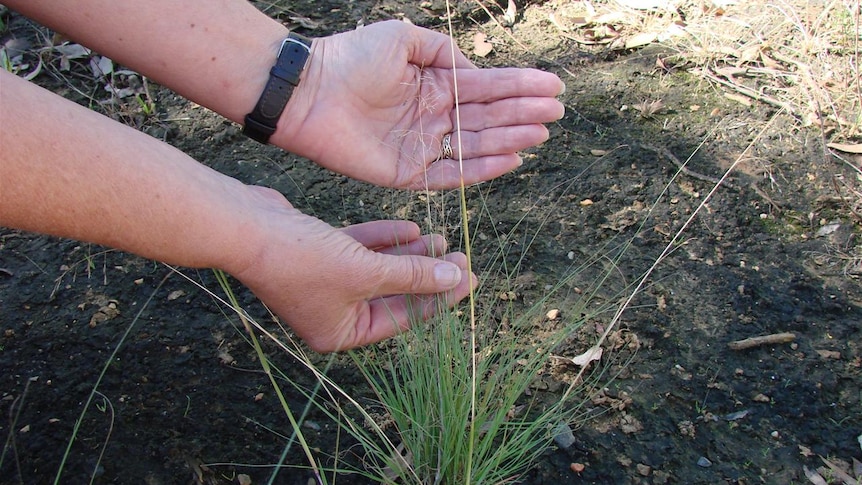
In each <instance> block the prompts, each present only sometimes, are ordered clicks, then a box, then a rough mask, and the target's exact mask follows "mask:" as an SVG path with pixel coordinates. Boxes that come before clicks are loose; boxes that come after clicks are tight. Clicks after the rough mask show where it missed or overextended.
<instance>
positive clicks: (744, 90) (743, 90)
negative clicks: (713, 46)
mask: <svg viewBox="0 0 862 485" xmlns="http://www.w3.org/2000/svg"><path fill="white" fill-rule="evenodd" d="M701 73H702V74H703V76H704V77H706V78H707V79H709V80H710V81H712V82H714V83H716V84H721V85H722V86H724V87H727V88H730V89H733V90H734V91H736V92H738V93H740V94H743V95H745V96H748V97H749V98H751V99H753V100H755V101H761V102H764V103H766V104H771V105H773V106H775V107H778V108H781V109H783V110H784V111H786V112H788V113H790V114H791V115H793V116H795V117H797V118H798V117H799V116H798V115H797V114H796V111H797V110H795V109H794V108H793V106H791V105H790V104H788V103H785V102H783V101H779V100H777V99H775V98H773V97H770V96H767V95H765V94H762V93H759V92H757V91H755V90H754V89H751V88H749V87H747V86H743V85H741V84H738V83H735V82H732V81H728V80H725V79H722V78H720V77H718V76H717V75H715V74H714V73H713V72H712V71H711V70H709V69H703V70H702V71H701Z"/></svg>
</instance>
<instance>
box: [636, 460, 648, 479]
mask: <svg viewBox="0 0 862 485" xmlns="http://www.w3.org/2000/svg"><path fill="white" fill-rule="evenodd" d="M635 468H637V470H638V473H639V474H640V475H641V476H644V477H648V476H649V474H650V473H652V467H650V466H649V465H644V464H643V463H638V464H637V465H636V466H635Z"/></svg>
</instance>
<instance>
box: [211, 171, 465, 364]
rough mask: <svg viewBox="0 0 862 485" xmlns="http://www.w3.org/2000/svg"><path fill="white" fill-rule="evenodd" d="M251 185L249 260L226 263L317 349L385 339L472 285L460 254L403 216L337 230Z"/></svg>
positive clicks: (452, 302)
mask: <svg viewBox="0 0 862 485" xmlns="http://www.w3.org/2000/svg"><path fill="white" fill-rule="evenodd" d="M250 189H251V190H252V192H253V202H252V207H251V210H250V211H249V212H250V213H254V214H257V216H259V217H256V218H255V219H257V220H261V221H264V223H263V224H261V225H259V226H255V227H260V228H261V230H252V231H250V232H251V234H250V235H249V240H250V241H252V250H251V251H250V252H247V253H248V254H249V255H250V257H249V258H248V259H250V261H249V260H248V259H247V260H246V261H245V262H244V263H243V267H242V268H239V269H234V268H226V269H227V270H228V271H229V272H231V274H233V275H234V276H235V277H236V278H237V279H239V280H240V281H241V282H242V283H243V284H245V285H246V286H247V287H248V288H249V289H251V290H252V291H253V292H254V293H255V294H256V295H257V296H258V297H259V298H260V299H261V300H262V301H263V302H264V303H266V305H267V306H268V307H269V308H270V309H271V310H272V311H273V312H275V314H277V315H279V316H280V317H281V318H282V319H283V320H284V321H285V322H286V323H287V324H288V325H290V327H291V328H293V330H294V331H295V332H296V334H297V336H299V337H300V338H301V339H303V340H304V341H305V342H306V343H307V344H308V345H309V346H310V347H311V348H312V349H314V350H316V351H320V352H329V351H335V350H345V349H349V348H353V347H359V346H362V345H366V344H370V343H373V342H377V341H380V340H383V339H385V338H388V337H391V336H393V335H395V334H396V333H397V332H399V331H401V330H403V329H406V328H407V327H408V326H409V325H410V323H411V322H413V321H416V320H417V319H427V318H429V317H430V316H431V315H433V314H434V312H435V311H436V310H437V308H438V301H437V299H438V297H439V298H443V301H444V302H445V304H446V305H448V306H453V305H455V303H457V302H458V301H460V300H461V299H463V298H464V297H465V296H467V295H468V294H469V291H470V288H469V286H470V284H472V285H473V286H474V287H475V285H476V284H477V282H478V280H477V279H476V276H475V275H472V274H470V273H469V272H468V270H467V269H466V267H467V262H466V257H465V256H464V255H463V254H461V253H452V254H446V255H444V253H445V250H446V245H445V241H444V240H443V238H442V236H421V235H420V230H419V227H418V226H417V225H416V224H414V223H412V222H406V221H375V222H369V223H365V224H358V225H355V226H350V227H347V228H345V229H341V230H339V229H335V228H333V227H331V226H329V225H328V224H326V223H324V222H323V221H320V220H319V219H315V218H313V217H311V216H307V215H305V214H302V213H301V212H299V211H298V210H296V209H294V208H293V207H292V206H291V205H290V203H289V202H288V201H287V200H286V199H285V198H284V197H283V196H282V195H281V194H279V193H278V192H276V191H274V190H270V189H266V188H263V187H250ZM437 274H439V275H440V276H439V277H435V275H437Z"/></svg>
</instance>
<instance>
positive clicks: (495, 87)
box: [441, 68, 565, 103]
mask: <svg viewBox="0 0 862 485" xmlns="http://www.w3.org/2000/svg"><path fill="white" fill-rule="evenodd" d="M441 74H442V80H441V82H448V83H449V84H452V79H451V78H452V75H451V73H449V74H448V76H447V75H446V73H441ZM456 74H457V76H458V91H459V92H458V94H459V96H460V101H461V103H487V102H491V101H497V100H500V99H506V98H521V97H540V98H554V97H556V96H559V95H560V94H562V93H563V92H564V91H565V84H563V82H562V81H561V80H560V78H559V77H557V75H556V74H552V73H550V72H545V71H539V70H538V69H520V68H500V69H469V70H458V72H457V73H456Z"/></svg>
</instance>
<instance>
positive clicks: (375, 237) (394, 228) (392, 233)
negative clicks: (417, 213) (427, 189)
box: [341, 221, 422, 254]
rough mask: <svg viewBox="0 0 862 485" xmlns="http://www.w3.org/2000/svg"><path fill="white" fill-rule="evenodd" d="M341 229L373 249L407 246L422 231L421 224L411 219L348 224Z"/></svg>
mask: <svg viewBox="0 0 862 485" xmlns="http://www.w3.org/2000/svg"><path fill="white" fill-rule="evenodd" d="M341 231H343V232H344V233H346V234H347V235H348V236H350V237H352V238H353V239H356V240H357V241H359V242H360V243H361V244H362V245H363V246H365V247H366V248H368V249H372V250H375V249H380V248H390V247H399V246H405V245H407V244H409V243H411V242H413V241H416V240H417V239H418V238H419V236H420V235H421V233H422V231H421V230H420V229H419V226H418V225H416V224H415V223H413V222H410V221H371V222H365V223H361V224H354V225H351V226H347V227H345V228H344V229H341ZM411 254H412V253H411Z"/></svg>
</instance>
